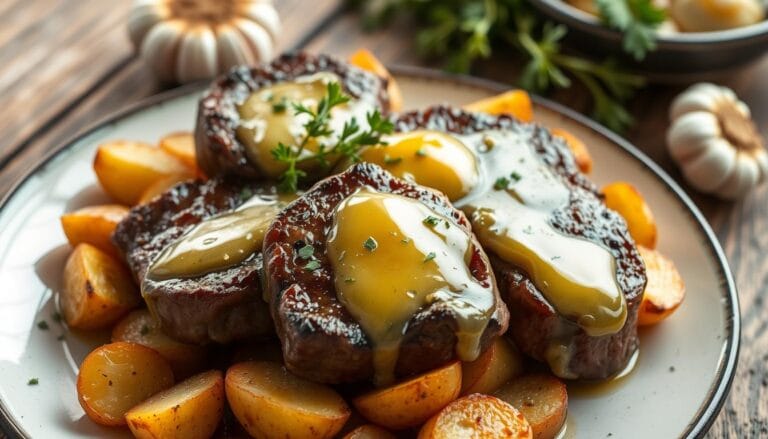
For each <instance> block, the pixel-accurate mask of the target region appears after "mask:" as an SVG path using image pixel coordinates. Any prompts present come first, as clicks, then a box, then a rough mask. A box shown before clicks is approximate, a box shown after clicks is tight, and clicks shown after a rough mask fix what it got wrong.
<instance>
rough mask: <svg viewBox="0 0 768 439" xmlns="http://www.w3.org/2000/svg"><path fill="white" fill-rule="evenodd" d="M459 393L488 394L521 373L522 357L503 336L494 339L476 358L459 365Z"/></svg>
mask: <svg viewBox="0 0 768 439" xmlns="http://www.w3.org/2000/svg"><path fill="white" fill-rule="evenodd" d="M461 371H462V376H461V394H462V395H469V394H470V393H485V394H487V395H490V394H491V393H493V392H494V391H495V390H496V389H498V388H499V387H500V386H501V385H502V384H504V383H506V382H507V381H509V380H511V379H512V378H514V377H516V376H518V375H520V374H521V373H523V358H522V357H521V356H520V353H519V352H517V349H515V348H514V347H513V346H512V345H511V344H510V343H509V342H508V341H507V339H506V338H504V337H498V338H496V340H494V342H493V344H492V345H491V347H489V348H488V349H486V351H485V352H483V353H482V354H480V356H479V357H478V358H477V360H475V361H472V362H469V363H464V365H463V366H462V367H461Z"/></svg>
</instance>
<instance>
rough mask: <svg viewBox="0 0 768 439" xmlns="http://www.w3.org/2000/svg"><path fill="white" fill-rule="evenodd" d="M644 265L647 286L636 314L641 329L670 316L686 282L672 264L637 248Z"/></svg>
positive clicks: (662, 257) (666, 259)
mask: <svg viewBox="0 0 768 439" xmlns="http://www.w3.org/2000/svg"><path fill="white" fill-rule="evenodd" d="M637 249H638V250H639V251H640V257H642V258H643V262H644V263H645V271H646V275H647V276H648V284H646V286H645V292H644V293H643V301H642V302H641V303H640V310H639V311H638V315H637V324H638V325H640V326H645V325H654V324H656V323H659V322H660V321H662V320H664V319H665V318H667V316H669V315H670V314H672V313H673V312H674V311H675V310H676V309H677V308H678V307H679V306H680V304H681V303H682V302H683V299H684V298H685V283H684V282H683V278H682V277H681V276H680V273H679V272H678V271H677V267H676V266H675V263H674V262H672V261H671V260H669V259H668V258H667V257H665V256H664V255H662V254H661V253H659V252H657V251H656V250H651V249H649V248H645V247H643V246H639V247H638V248H637Z"/></svg>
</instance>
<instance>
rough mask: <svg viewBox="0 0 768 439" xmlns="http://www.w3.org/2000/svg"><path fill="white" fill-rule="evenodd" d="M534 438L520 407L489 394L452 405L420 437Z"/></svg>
mask: <svg viewBox="0 0 768 439" xmlns="http://www.w3.org/2000/svg"><path fill="white" fill-rule="evenodd" d="M453 438H488V439H491V438H519V439H531V438H533V433H532V431H531V426H530V425H528V421H526V420H525V416H523V415H522V414H521V413H520V412H519V411H517V409H515V408H514V407H512V406H511V405H509V404H507V403H506V402H504V401H502V400H500V399H498V398H495V397H493V396H489V395H481V394H479V393H473V394H472V395H468V396H464V397H462V398H459V399H457V400H456V401H453V402H452V403H450V404H448V406H447V407H445V408H444V409H442V410H440V412H439V413H438V414H436V415H435V416H433V417H432V418H431V419H430V420H429V421H427V423H426V424H424V426H423V427H422V428H421V430H420V431H419V439H453Z"/></svg>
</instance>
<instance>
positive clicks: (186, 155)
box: [160, 131, 200, 175]
mask: <svg viewBox="0 0 768 439" xmlns="http://www.w3.org/2000/svg"><path fill="white" fill-rule="evenodd" d="M160 149H162V150H164V151H165V152H167V153H168V154H171V155H172V156H174V157H176V158H177V159H179V160H181V161H182V163H184V164H185V165H187V167H188V168H189V170H190V171H192V172H193V173H194V174H196V175H199V173H200V172H199V170H198V168H197V153H196V152H195V135H194V134H193V133H191V132H189V131H178V132H175V133H171V134H168V135H166V136H165V137H163V138H162V139H160Z"/></svg>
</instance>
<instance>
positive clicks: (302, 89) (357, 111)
mask: <svg viewBox="0 0 768 439" xmlns="http://www.w3.org/2000/svg"><path fill="white" fill-rule="evenodd" d="M332 82H337V83H340V82H341V79H340V78H339V76H337V75H336V74H334V73H330V72H319V73H315V74H312V75H305V76H300V77H298V78H296V79H294V80H293V81H286V82H280V83H277V84H273V85H271V86H269V87H264V88H262V89H259V90H257V91H255V92H254V93H253V94H251V95H250V96H249V97H248V98H247V99H246V100H245V102H243V103H242V104H241V105H239V106H238V108H237V111H238V112H239V114H240V126H239V127H238V128H237V137H238V139H239V140H240V141H241V142H242V143H243V144H244V145H245V146H246V153H247V155H248V158H249V159H250V160H251V162H252V163H254V164H255V165H256V166H258V167H259V169H260V170H261V171H262V172H263V173H264V174H265V175H266V176H267V177H271V178H277V177H279V176H280V175H281V174H282V173H283V172H284V171H285V169H286V165H285V164H284V163H280V162H277V161H276V160H275V159H274V158H273V157H272V152H271V151H272V150H273V149H274V148H276V147H277V145H278V144H279V143H283V144H285V145H296V144H298V143H299V142H300V141H301V139H302V137H303V136H304V133H305V129H304V124H305V123H306V122H307V121H309V119H310V116H309V115H308V114H304V113H302V114H296V113H295V111H294V109H293V107H292V104H303V105H304V106H306V107H307V108H310V109H316V108H317V104H318V102H319V101H320V99H322V98H323V96H325V94H326V89H327V86H328V84H329V83H332ZM375 105H376V102H375V97H374V96H367V95H364V96H362V97H361V99H350V100H349V102H347V103H346V104H343V105H339V106H337V107H334V108H333V109H332V110H331V118H330V122H329V127H330V128H331V130H332V131H333V133H334V134H332V135H330V136H328V137H321V138H318V139H311V140H310V141H309V142H308V144H307V145H306V147H305V150H304V154H311V152H313V151H317V149H318V148H319V145H320V143H324V144H331V143H333V141H334V140H335V139H336V138H337V137H338V134H337V133H339V132H340V131H341V129H342V127H343V125H344V122H345V121H347V120H348V119H350V118H351V117H355V118H356V119H357V122H358V124H359V125H360V126H361V128H362V129H363V130H365V129H367V128H368V124H367V121H366V117H365V116H366V113H368V112H370V111H372V110H373V109H374V108H375ZM302 166H308V165H307V164H302Z"/></svg>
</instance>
